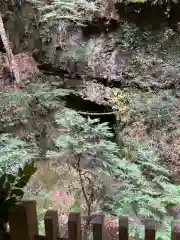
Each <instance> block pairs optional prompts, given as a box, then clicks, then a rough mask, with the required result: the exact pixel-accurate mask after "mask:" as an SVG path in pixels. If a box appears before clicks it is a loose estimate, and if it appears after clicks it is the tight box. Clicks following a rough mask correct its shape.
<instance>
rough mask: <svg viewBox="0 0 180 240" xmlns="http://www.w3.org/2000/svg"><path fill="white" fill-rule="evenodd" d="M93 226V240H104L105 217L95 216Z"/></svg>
mask: <svg viewBox="0 0 180 240" xmlns="http://www.w3.org/2000/svg"><path fill="white" fill-rule="evenodd" d="M91 224H92V226H93V240H103V237H104V215H97V216H95V217H94V218H93V219H92V221H91Z"/></svg>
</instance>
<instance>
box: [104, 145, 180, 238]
mask: <svg viewBox="0 0 180 240" xmlns="http://www.w3.org/2000/svg"><path fill="white" fill-rule="evenodd" d="M129 145H130V147H131V149H130V150H129V155H127V160H126V159H122V160H120V161H119V166H118V169H121V171H119V182H118V183H116V184H114V185H112V186H111V189H110V190H111V194H112V198H109V197H108V198H109V200H108V198H107V199H106V200H105V202H104V206H103V209H106V211H108V212H110V213H116V214H118V215H127V216H128V217H129V218H130V221H131V223H132V224H131V227H132V230H133V231H131V233H132V234H133V233H134V234H136V233H138V234H140V235H141V234H142V233H143V220H144V219H145V218H147V217H150V218H153V219H154V220H155V221H156V222H157V226H158V230H159V236H160V235H162V234H163V235H166V238H163V239H170V238H169V235H170V232H169V230H170V229H167V226H168V224H169V226H170V220H172V219H173V218H172V217H170V216H169V213H168V210H167V206H168V205H171V204H172V205H173V204H175V205H177V204H180V188H179V187H178V186H175V185H174V184H172V183H171V181H170V171H169V170H167V169H166V168H165V167H164V166H163V164H162V159H161V156H160V155H158V151H157V150H156V148H155V147H153V145H149V144H147V143H145V142H141V141H139V142H137V141H136V142H134V143H131V144H129Z"/></svg>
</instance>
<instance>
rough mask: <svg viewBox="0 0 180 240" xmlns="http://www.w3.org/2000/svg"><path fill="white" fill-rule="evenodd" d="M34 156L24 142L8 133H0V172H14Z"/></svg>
mask: <svg viewBox="0 0 180 240" xmlns="http://www.w3.org/2000/svg"><path fill="white" fill-rule="evenodd" d="M34 157H35V155H34V154H32V153H31V152H29V151H28V145H27V144H26V143H25V142H23V141H21V140H19V139H16V138H13V137H12V136H11V135H9V134H2V135H0V174H2V173H11V174H15V173H17V171H18V169H19V167H21V168H23V166H24V165H25V164H26V163H28V162H29V161H32V159H33V158H34Z"/></svg>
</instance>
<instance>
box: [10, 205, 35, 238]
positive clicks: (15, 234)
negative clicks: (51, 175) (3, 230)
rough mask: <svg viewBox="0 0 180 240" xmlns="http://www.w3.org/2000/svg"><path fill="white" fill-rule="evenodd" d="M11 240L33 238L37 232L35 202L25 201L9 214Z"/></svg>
mask: <svg viewBox="0 0 180 240" xmlns="http://www.w3.org/2000/svg"><path fill="white" fill-rule="evenodd" d="M9 226H10V236H11V240H34V237H35V236H36V235H37V234H38V222H37V212H36V202H35V201H26V202H23V203H21V204H19V205H18V206H17V207H15V208H14V209H13V210H12V211H11V212H10V214H9Z"/></svg>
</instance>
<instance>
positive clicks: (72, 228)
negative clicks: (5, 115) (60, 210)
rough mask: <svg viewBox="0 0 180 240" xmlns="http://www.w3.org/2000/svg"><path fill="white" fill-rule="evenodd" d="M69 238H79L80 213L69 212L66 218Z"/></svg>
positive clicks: (71, 239) (70, 239)
mask: <svg viewBox="0 0 180 240" xmlns="http://www.w3.org/2000/svg"><path fill="white" fill-rule="evenodd" d="M68 235H69V240H81V214H80V213H70V214H69V218H68Z"/></svg>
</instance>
